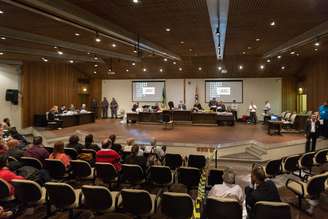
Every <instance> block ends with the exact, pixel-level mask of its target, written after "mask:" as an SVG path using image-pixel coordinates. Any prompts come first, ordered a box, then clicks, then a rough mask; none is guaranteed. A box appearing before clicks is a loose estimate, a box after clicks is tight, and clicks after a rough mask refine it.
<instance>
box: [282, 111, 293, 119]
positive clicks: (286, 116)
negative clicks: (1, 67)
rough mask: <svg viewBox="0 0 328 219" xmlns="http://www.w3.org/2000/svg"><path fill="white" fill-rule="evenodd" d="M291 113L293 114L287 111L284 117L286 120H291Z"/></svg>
mask: <svg viewBox="0 0 328 219" xmlns="http://www.w3.org/2000/svg"><path fill="white" fill-rule="evenodd" d="M291 115H292V114H291V113H288V112H287V113H286V114H285V116H284V119H285V120H289V118H290V116H291Z"/></svg>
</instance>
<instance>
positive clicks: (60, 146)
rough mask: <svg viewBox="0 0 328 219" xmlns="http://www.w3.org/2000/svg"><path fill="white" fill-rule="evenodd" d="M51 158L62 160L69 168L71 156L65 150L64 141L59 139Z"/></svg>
mask: <svg viewBox="0 0 328 219" xmlns="http://www.w3.org/2000/svg"><path fill="white" fill-rule="evenodd" d="M49 159H55V160H60V161H61V162H63V164H64V165H65V167H66V168H67V167H68V166H69V165H70V160H71V159H70V158H69V156H68V155H66V154H65V152H64V143H63V142H62V141H58V142H56V143H55V145H54V151H53V152H52V153H51V154H50V156H49Z"/></svg>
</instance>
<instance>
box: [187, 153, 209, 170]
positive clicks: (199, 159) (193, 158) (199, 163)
mask: <svg viewBox="0 0 328 219" xmlns="http://www.w3.org/2000/svg"><path fill="white" fill-rule="evenodd" d="M205 166H206V158H205V156H204V155H194V154H190V155H189V157H188V167H196V168H199V169H203V168H204V167H205Z"/></svg>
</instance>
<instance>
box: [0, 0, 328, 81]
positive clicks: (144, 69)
mask: <svg viewBox="0 0 328 219" xmlns="http://www.w3.org/2000/svg"><path fill="white" fill-rule="evenodd" d="M6 1H7V2H6ZM8 1H9V2H10V0H4V1H1V2H0V10H2V11H3V12H4V13H3V14H0V28H1V27H6V28H10V29H13V30H19V31H23V32H26V33H33V34H37V35H39V36H45V37H50V38H53V39H57V40H61V41H63V42H67V43H75V44H78V45H84V46H88V47H93V48H98V49H102V50H106V51H111V52H115V53H117V54H122V55H124V56H127V57H135V58H137V56H138V55H137V54H136V53H135V52H134V49H135V48H134V45H127V44H126V43H122V42H121V41H118V40H113V39H111V38H108V37H101V42H99V43H97V42H96V41H95V37H96V31H94V32H93V31H90V30H86V29H85V28H84V27H80V26H78V25H71V24H69V23H67V22H66V23H65V22H61V21H60V20H56V19H52V18H51V17H48V16H44V15H41V14H40V13H35V12H33V11H30V10H26V9H24V8H21V7H17V6H14V5H12V4H8ZM139 1H140V2H139V3H138V4H134V3H132V0H107V1H104V0H70V1H69V2H68V3H67V4H72V7H78V8H79V9H81V10H85V11H87V12H88V13H91V14H92V15H95V16H97V17H99V18H100V19H102V20H104V21H108V22H110V23H112V24H113V25H112V26H110V25H109V26H108V28H114V29H115V27H119V29H120V31H121V30H124V31H121V33H122V34H127V33H128V35H129V37H132V38H135V39H137V37H138V36H139V37H140V38H142V39H145V40H147V41H149V42H151V43H152V44H154V45H156V46H158V47H159V48H163V49H165V50H167V51H170V52H172V53H175V54H177V55H179V56H180V57H181V58H182V60H181V61H173V60H170V59H169V60H167V61H165V60H164V57H161V56H159V55H158V54H154V53H152V52H146V51H144V52H143V53H142V54H139V56H138V57H139V58H140V61H136V62H135V61H132V60H131V61H128V60H126V59H125V60H123V59H118V58H110V57H108V56H101V55H95V54H94V53H92V52H91V53H90V52H88V51H86V50H75V49H72V48H54V46H56V45H49V44H47V45H46V44H44V43H41V42H31V41H26V40H24V39H12V38H10V37H6V39H1V36H2V33H1V32H0V59H2V60H19V61H38V62H43V61H42V59H41V58H42V57H45V58H47V59H48V62H68V61H69V60H72V58H69V57H77V58H78V57H81V60H74V63H72V65H74V66H75V67H76V68H77V69H78V70H80V71H81V72H84V73H85V74H87V75H89V76H90V77H99V78H114V79H119V78H207V77H284V76H292V75H296V74H297V73H298V72H299V71H300V70H301V69H302V68H303V66H304V64H305V63H306V62H307V60H308V59H309V58H311V57H313V56H318V55H322V54H325V52H327V48H328V42H327V39H326V37H322V38H321V39H320V47H314V45H313V43H309V44H306V45H303V46H301V47H298V48H295V49H293V50H292V51H294V53H292V54H290V53H291V52H292V51H286V52H285V53H282V54H280V55H281V58H277V57H272V58H270V59H269V60H267V59H264V58H263V55H264V54H265V53H266V52H268V51H270V50H272V49H274V48H276V47H278V46H279V45H281V44H283V43H285V42H287V41H288V40H290V39H292V38H294V37H296V36H298V35H300V34H302V33H304V32H306V31H308V30H309V29H311V28H313V27H315V26H317V25H319V24H321V23H323V22H326V21H327V20H328V1H327V0H317V1H309V0H274V1H272V0H230V9H229V16H228V27H227V35H226V45H225V53H224V60H223V62H218V61H217V59H216V56H215V48H214V43H213V39H212V32H211V26H210V19H209V15H208V8H207V4H206V0H156V1H154V0H139ZM16 2H24V3H26V2H28V1H24V0H19V1H16ZM26 6H27V7H28V5H26ZM45 13H49V14H51V15H54V13H50V12H45ZM273 21H274V22H275V25H274V26H271V25H270V23H271V22H273ZM167 28H169V29H170V31H166V29H167ZM116 29H117V28H116ZM76 33H78V34H79V36H76V35H75V34H76ZM256 39H258V40H256ZM113 44H115V47H114V46H113ZM1 47H2V48H3V49H2V50H3V51H1ZM5 48H7V49H9V50H6V49H5ZM12 48H16V49H17V48H20V49H21V50H24V49H25V53H24V52H13V50H10V49H12ZM314 49H318V51H315V50H314ZM35 50H37V51H38V52H42V51H44V55H43V56H41V55H36V54H35V53H33V54H28V52H29V51H31V53H32V52H33V51H35ZM58 50H60V51H63V52H64V54H65V56H62V55H59V54H57V51H58ZM26 51H27V52H26ZM1 52H3V54H2V53H1ZM49 53H53V55H51V56H49V57H47V54H49ZM38 54H39V53H38ZM95 56H97V57H99V59H101V62H103V63H95V62H96V60H92V59H93V58H94V57H95ZM88 58H89V59H91V60H90V61H85V59H88ZM97 62H99V61H97ZM133 63H135V65H133ZM95 64H96V65H97V67H95ZM240 66H242V67H240ZM261 66H263V67H262V68H261ZM221 68H225V69H226V70H227V72H226V73H222V72H221V71H220V69H221ZM241 68H242V69H241ZM109 69H111V70H112V72H109ZM113 72H115V74H114V73H113Z"/></svg>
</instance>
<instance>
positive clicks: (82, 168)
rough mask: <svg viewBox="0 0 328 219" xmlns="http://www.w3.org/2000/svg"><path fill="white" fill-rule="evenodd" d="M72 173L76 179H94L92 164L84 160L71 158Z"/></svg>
mask: <svg viewBox="0 0 328 219" xmlns="http://www.w3.org/2000/svg"><path fill="white" fill-rule="evenodd" d="M70 163H71V170H72V175H73V176H74V177H75V178H76V179H93V178H94V174H93V170H92V168H91V166H90V164H89V163H88V162H86V161H84V160H71V162H70Z"/></svg>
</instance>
